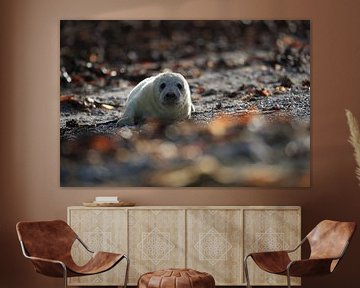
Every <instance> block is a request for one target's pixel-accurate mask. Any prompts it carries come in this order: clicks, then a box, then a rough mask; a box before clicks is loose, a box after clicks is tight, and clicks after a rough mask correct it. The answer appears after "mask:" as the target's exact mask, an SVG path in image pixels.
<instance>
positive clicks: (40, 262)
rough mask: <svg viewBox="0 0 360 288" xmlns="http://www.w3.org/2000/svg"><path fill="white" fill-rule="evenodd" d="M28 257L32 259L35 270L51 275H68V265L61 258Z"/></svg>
mask: <svg viewBox="0 0 360 288" xmlns="http://www.w3.org/2000/svg"><path fill="white" fill-rule="evenodd" d="M26 258H28V259H30V260H31V262H32V264H33V265H34V268H35V271H36V272H38V273H40V274H43V275H47V276H51V277H64V276H65V277H66V275H67V268H66V265H65V264H64V263H63V262H61V261H59V260H53V259H46V258H40V257H32V256H26Z"/></svg>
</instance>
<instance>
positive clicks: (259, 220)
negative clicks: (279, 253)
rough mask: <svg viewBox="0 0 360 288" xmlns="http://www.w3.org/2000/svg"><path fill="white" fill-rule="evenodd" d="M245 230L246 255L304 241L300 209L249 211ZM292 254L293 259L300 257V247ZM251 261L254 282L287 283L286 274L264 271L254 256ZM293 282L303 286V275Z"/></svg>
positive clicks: (257, 283) (291, 245)
mask: <svg viewBox="0 0 360 288" xmlns="http://www.w3.org/2000/svg"><path fill="white" fill-rule="evenodd" d="M244 231H245V235H244V242H245V243H244V244H245V245H244V249H245V251H244V252H245V253H244V254H245V255H247V254H249V253H251V252H262V251H275V250H286V249H292V248H295V247H296V246H297V245H298V244H299V243H300V241H301V239H300V237H301V231H300V209H257V210H251V209H249V210H245V211H244ZM292 254H293V255H291V256H292V258H293V259H300V256H301V253H300V249H299V250H298V251H297V252H296V253H292ZM248 261H249V262H248V264H249V276H250V283H251V284H252V285H286V277H285V276H279V275H274V274H270V273H267V272H264V271H262V270H261V269H260V268H258V266H257V265H256V264H255V263H254V262H253V260H252V259H249V260H248ZM292 284H294V285H299V284H300V280H299V278H293V279H292Z"/></svg>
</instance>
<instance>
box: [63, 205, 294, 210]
mask: <svg viewBox="0 0 360 288" xmlns="http://www.w3.org/2000/svg"><path fill="white" fill-rule="evenodd" d="M68 209H132V210H136V209H139V210H145V209H150V210H151V209H159V210H160V209H164V210H169V209H170V210H172V209H174V210H182V209H184V210H186V209H195V210H196V209H199V210H202V209H221V210H232V209H234V210H238V209H246V210H251V209H254V210H257V209H260V210H261V209H283V210H300V209H301V206H132V207H85V206H69V207H68Z"/></svg>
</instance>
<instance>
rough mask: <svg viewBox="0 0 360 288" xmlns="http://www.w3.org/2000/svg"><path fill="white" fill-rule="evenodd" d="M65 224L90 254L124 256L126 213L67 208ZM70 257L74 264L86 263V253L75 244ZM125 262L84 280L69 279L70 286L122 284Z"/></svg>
mask: <svg viewBox="0 0 360 288" xmlns="http://www.w3.org/2000/svg"><path fill="white" fill-rule="evenodd" d="M68 223H69V224H70V226H71V227H72V228H73V229H74V231H75V232H76V233H77V234H78V235H79V237H80V239H81V240H83V242H84V243H85V244H86V245H87V246H88V247H89V248H90V249H91V250H93V251H107V252H115V253H127V238H128V237H127V236H128V235H127V213H126V210H125V209H101V208H91V209H81V208H80V209H69V212H68ZM72 256H73V258H74V260H75V262H76V263H79V264H80V265H81V264H84V263H86V262H87V261H88V260H89V257H90V255H89V252H87V251H86V250H85V249H84V248H83V247H82V245H81V244H80V243H79V242H78V241H76V242H75V244H74V246H73V249H72ZM125 267H126V265H125V261H121V262H120V263H119V264H118V265H117V266H116V267H115V268H113V269H112V270H110V271H108V272H105V273H101V274H97V275H93V276H85V277H73V278H69V280H68V283H69V284H70V285H116V286H118V285H122V283H124V274H125Z"/></svg>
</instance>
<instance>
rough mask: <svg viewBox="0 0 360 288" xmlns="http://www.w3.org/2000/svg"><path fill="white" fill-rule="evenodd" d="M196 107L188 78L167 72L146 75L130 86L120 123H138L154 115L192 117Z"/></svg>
mask: <svg viewBox="0 0 360 288" xmlns="http://www.w3.org/2000/svg"><path fill="white" fill-rule="evenodd" d="M164 84H165V85H164ZM178 85H181V88H179V87H178ZM169 94H173V95H172V97H173V98H171V99H169V98H170V97H169ZM193 111H194V106H193V104H192V102H191V95H190V88H189V84H188V83H187V81H186V80H185V78H184V77H183V76H182V75H181V74H178V73H172V72H165V73H161V74H159V75H157V76H153V77H149V78H146V79H144V80H143V81H141V82H140V83H139V84H138V85H136V86H135V87H134V89H132V90H131V92H130V94H129V96H128V99H127V102H126V105H125V111H124V114H123V116H122V117H121V118H120V120H119V121H118V123H117V124H118V126H125V125H135V124H137V122H141V121H145V120H146V119H151V118H154V119H158V120H163V121H166V122H171V121H176V120H183V119H188V118H190V117H191V112H193Z"/></svg>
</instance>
